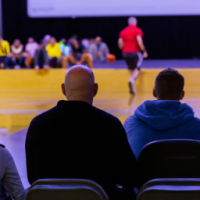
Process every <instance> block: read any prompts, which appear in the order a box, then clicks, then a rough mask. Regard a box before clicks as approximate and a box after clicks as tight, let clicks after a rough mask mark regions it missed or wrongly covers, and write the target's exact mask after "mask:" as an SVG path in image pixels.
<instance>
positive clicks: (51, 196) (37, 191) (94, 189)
mask: <svg viewBox="0 0 200 200" xmlns="http://www.w3.org/2000/svg"><path fill="white" fill-rule="evenodd" d="M35 199H37V200H42V199H48V200H67V199H69V200H85V199H87V200H108V196H107V194H106V193H105V192H104V190H103V189H102V188H101V187H100V186H99V185H98V184H97V183H94V182H93V181H89V180H82V179H40V180H38V181H36V182H34V183H33V184H32V185H31V187H30V188H29V191H28V193H27V195H26V200H35Z"/></svg>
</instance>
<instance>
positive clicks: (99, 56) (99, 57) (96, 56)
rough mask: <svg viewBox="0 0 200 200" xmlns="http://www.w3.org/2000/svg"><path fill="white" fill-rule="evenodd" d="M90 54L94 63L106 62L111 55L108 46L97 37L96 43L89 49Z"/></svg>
mask: <svg viewBox="0 0 200 200" xmlns="http://www.w3.org/2000/svg"><path fill="white" fill-rule="evenodd" d="M89 53H90V54H91V55H92V58H93V60H94V61H104V60H106V58H107V55H108V54H109V49H108V46H107V45H106V44H105V43H104V42H102V39H101V37H96V39H95V41H94V42H93V43H92V44H91V45H90V47H89Z"/></svg>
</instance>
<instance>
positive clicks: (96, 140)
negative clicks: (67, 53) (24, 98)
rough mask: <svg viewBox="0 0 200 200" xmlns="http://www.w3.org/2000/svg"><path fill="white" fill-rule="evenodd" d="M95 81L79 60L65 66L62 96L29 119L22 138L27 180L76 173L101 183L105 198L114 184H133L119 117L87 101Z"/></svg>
mask: <svg viewBox="0 0 200 200" xmlns="http://www.w3.org/2000/svg"><path fill="white" fill-rule="evenodd" d="M97 90H98V85H97V83H95V82H94V74H93V72H92V71H91V70H90V69H89V68H87V67H84V66H80V65H79V66H74V67H72V68H70V70H68V72H67V74H66V77H65V83H64V84H62V91H63V94H64V95H65V96H66V97H67V101H59V102H58V104H57V105H56V106H55V107H54V108H52V109H50V110H48V111H47V112H45V113H43V114H41V115H39V116H37V117H36V118H34V119H33V121H32V122H31V124H30V127H29V129H28V133H27V138H26V159H27V171H28V180H29V182H30V184H32V183H33V182H34V181H36V180H37V179H41V178H81V179H89V180H93V181H95V182H97V183H98V184H100V185H101V186H102V187H103V188H104V189H105V191H106V192H107V194H108V195H109V197H110V199H114V198H115V195H116V193H115V192H116V185H117V184H119V185H121V186H123V187H124V188H126V189H127V190H129V191H130V190H132V189H133V188H134V186H135V185H136V173H137V172H136V171H137V166H136V158H135V156H134V154H133V153H132V151H131V149H130V146H129V144H128V141H127V137H126V133H125V130H124V128H123V126H122V124H121V122H120V121H119V120H118V119H117V118H116V117H114V116H112V115H110V114H108V113H106V112H104V111H103V110H100V109H98V108H95V107H94V106H92V103H93V98H94V96H95V95H96V94H97Z"/></svg>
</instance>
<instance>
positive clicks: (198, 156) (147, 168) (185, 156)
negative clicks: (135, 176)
mask: <svg viewBox="0 0 200 200" xmlns="http://www.w3.org/2000/svg"><path fill="white" fill-rule="evenodd" d="M138 167H139V173H140V183H139V184H140V186H141V185H143V184H144V183H146V182H148V181H149V180H151V179H157V178H200V170H199V169H200V141H197V140H160V141H155V142H151V143H149V144H147V145H146V146H145V147H144V148H143V150H142V151H141V153H140V155H139V157H138Z"/></svg>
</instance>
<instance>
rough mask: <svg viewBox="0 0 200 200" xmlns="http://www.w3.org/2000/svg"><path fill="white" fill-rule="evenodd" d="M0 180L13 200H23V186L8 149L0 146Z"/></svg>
mask: <svg viewBox="0 0 200 200" xmlns="http://www.w3.org/2000/svg"><path fill="white" fill-rule="evenodd" d="M0 180H1V181H2V182H3V184H4V186H5V189H6V190H7V192H8V193H9V194H10V195H11V196H12V197H13V199H14V200H24V187H23V185H22V182H21V179H20V177H19V173H18V171H17V168H16V166H15V162H14V160H13V157H12V156H11V154H10V153H9V151H8V150H7V149H5V148H3V147H1V146H0Z"/></svg>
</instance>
